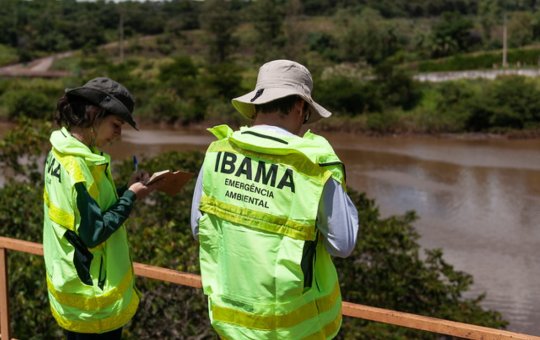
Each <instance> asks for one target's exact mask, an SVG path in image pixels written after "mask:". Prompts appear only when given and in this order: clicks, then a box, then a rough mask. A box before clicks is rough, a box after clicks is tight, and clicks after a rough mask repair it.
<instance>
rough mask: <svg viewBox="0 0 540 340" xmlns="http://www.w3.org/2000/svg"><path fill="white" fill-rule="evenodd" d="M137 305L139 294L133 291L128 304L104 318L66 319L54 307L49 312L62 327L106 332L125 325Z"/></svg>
mask: <svg viewBox="0 0 540 340" xmlns="http://www.w3.org/2000/svg"><path fill="white" fill-rule="evenodd" d="M138 305H139V296H138V295H137V294H135V293H134V294H133V297H132V298H131V301H130V303H129V305H128V306H127V307H126V308H125V309H124V310H123V312H122V313H120V314H118V315H113V316H111V317H108V318H104V319H95V320H85V321H84V322H81V321H77V320H70V319H67V318H65V317H64V316H62V315H61V314H59V313H58V312H57V311H56V310H55V309H54V308H51V312H52V315H53V317H54V318H55V319H56V322H58V325H59V326H60V327H62V328H64V329H68V330H70V331H72V332H79V333H96V332H97V331H98V330H99V331H100V332H107V331H112V330H115V329H118V328H120V327H122V325H125V324H126V323H128V322H129V320H131V318H132V317H133V315H134V314H135V312H136V311H137V307H138Z"/></svg>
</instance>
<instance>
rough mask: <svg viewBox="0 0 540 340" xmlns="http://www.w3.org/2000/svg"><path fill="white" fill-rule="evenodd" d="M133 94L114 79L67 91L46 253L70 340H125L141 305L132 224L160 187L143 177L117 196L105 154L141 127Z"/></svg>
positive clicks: (50, 188)
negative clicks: (126, 132) (138, 204)
mask: <svg viewBox="0 0 540 340" xmlns="http://www.w3.org/2000/svg"><path fill="white" fill-rule="evenodd" d="M133 109H134V100H133V97H132V95H131V94H130V93H129V91H128V90H127V89H126V88H125V87H124V86H122V85H121V84H119V83H118V82H116V81H114V80H111V79H109V78H104V77H100V78H95V79H92V80H90V81H89V82H87V83H86V84H84V85H83V86H81V87H77V88H72V89H66V91H65V94H64V96H62V97H61V98H60V99H59V100H58V103H57V112H56V116H55V120H56V122H57V123H58V124H59V125H60V126H61V129H59V130H56V131H54V132H53V133H52V134H51V138H50V142H51V144H52V148H51V151H50V152H49V154H48V156H47V161H46V164H45V171H44V179H45V186H44V225H43V250H44V257H45V267H46V272H47V288H48V295H49V302H50V306H51V311H52V314H53V316H54V318H55V319H56V321H57V322H58V324H59V325H60V327H62V328H63V329H64V330H65V333H66V337H67V339H120V338H121V336H122V327H123V326H124V325H125V324H126V323H127V322H128V321H129V320H131V318H132V317H133V315H134V314H135V312H136V310H137V306H138V304H139V295H138V294H139V293H138V292H137V290H136V289H135V281H134V274H133V266H132V262H131V257H130V250H129V246H128V242H127V233H126V228H125V226H124V222H125V221H126V219H127V218H128V216H129V214H130V212H131V209H132V207H133V205H134V203H135V201H136V200H140V199H143V198H144V197H146V196H147V195H148V194H150V193H151V192H152V191H154V190H155V189H156V188H155V187H154V186H152V185H148V186H147V185H145V184H144V183H145V181H146V180H147V179H148V177H149V175H148V173H146V172H137V173H134V174H133V175H132V176H131V179H130V181H129V184H128V185H127V189H121V190H117V189H116V186H115V183H114V181H113V178H112V175H111V169H110V156H109V155H107V154H105V153H103V152H101V151H99V148H100V147H102V146H104V145H106V144H109V143H112V142H113V141H115V140H116V139H118V138H119V137H120V135H121V133H122V125H123V124H124V122H127V123H128V124H130V125H131V126H132V127H133V128H135V129H137V125H136V123H135V121H134V120H133Z"/></svg>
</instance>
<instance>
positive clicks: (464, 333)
mask: <svg viewBox="0 0 540 340" xmlns="http://www.w3.org/2000/svg"><path fill="white" fill-rule="evenodd" d="M7 250H14V251H19V252H24V253H29V254H34V255H41V256H43V246H42V245H41V244H38V243H33V242H28V241H22V240H17V239H11V238H7V237H0V334H1V335H0V338H1V339H11V333H10V329H9V301H8V280H7V277H8V270H7V269H8V268H7ZM134 268H135V274H137V275H139V276H142V277H147V278H151V279H155V280H160V281H164V282H171V283H175V284H179V285H184V286H189V287H194V288H201V287H202V285H201V277H200V276H199V275H194V274H189V273H183V272H179V271H176V270H171V269H166V268H161V267H155V266H149V265H146V264H142V263H135V264H134ZM342 313H343V315H345V316H350V317H353V318H360V319H365V320H371V321H376V322H382V323H387V324H390V325H397V326H402V327H408V328H413V329H419V330H423V331H428V332H432V333H438V334H445V335H451V336H456V337H460V338H466V339H486V340H491V339H501V340H502V339H523V340H525V339H527V340H540V337H538V336H534V335H528V334H522V333H515V332H509V331H504V330H500V329H494V328H488V327H482V326H475V325H471V324H466V323H461V322H455V321H449V320H443V319H437V318H431V317H427V316H421V315H416V314H410V313H403V312H398V311H394V310H388V309H383V308H376V307H370V306H364V305H359V304H354V303H350V302H343V308H342Z"/></svg>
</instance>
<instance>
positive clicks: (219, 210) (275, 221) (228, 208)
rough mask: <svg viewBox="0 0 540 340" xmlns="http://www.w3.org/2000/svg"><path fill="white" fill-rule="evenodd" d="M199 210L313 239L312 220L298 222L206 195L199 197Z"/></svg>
mask: <svg viewBox="0 0 540 340" xmlns="http://www.w3.org/2000/svg"><path fill="white" fill-rule="evenodd" d="M200 210H201V211H204V212H205V213H208V214H212V215H216V216H217V217H219V218H222V219H224V220H227V221H231V222H235V223H239V224H244V225H247V226H249V227H250V228H255V229H259V230H265V231H270V232H274V233H276V234H280V235H284V236H289V237H291V238H294V239H298V240H314V239H315V228H313V222H312V223H300V222H298V221H294V220H291V219H288V218H286V217H280V216H274V215H271V214H267V213H264V212H260V211H255V210H251V209H247V208H243V207H238V206H235V205H233V204H228V203H225V202H223V201H218V200H217V199H215V198H213V197H208V196H206V195H203V196H202V197H201V205H200Z"/></svg>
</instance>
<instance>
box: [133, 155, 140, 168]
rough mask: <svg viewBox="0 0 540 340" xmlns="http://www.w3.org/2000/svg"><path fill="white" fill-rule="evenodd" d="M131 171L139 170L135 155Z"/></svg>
mask: <svg viewBox="0 0 540 340" xmlns="http://www.w3.org/2000/svg"><path fill="white" fill-rule="evenodd" d="M133 170H134V171H137V170H139V161H138V160H137V156H135V155H133Z"/></svg>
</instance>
